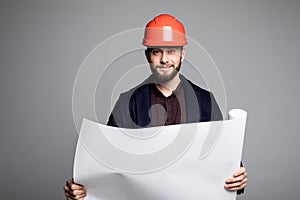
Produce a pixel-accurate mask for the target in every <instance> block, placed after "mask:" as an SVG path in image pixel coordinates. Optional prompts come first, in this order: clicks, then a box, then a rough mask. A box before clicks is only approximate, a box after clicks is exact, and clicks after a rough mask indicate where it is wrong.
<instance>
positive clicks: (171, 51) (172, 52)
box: [168, 49, 176, 54]
mask: <svg viewBox="0 0 300 200" xmlns="http://www.w3.org/2000/svg"><path fill="white" fill-rule="evenodd" d="M168 53H169V54H175V53H176V50H175V49H170V50H168Z"/></svg>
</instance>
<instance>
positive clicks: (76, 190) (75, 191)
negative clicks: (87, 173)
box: [64, 179, 86, 200]
mask: <svg viewBox="0 0 300 200" xmlns="http://www.w3.org/2000/svg"><path fill="white" fill-rule="evenodd" d="M64 191H65V196H66V199H67V200H73V199H76V200H84V199H83V198H84V197H86V189H85V188H84V186H83V185H80V184H77V183H74V181H73V179H69V180H67V181H66V185H65V186H64Z"/></svg>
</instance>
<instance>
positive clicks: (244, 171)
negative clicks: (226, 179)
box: [233, 167, 246, 177]
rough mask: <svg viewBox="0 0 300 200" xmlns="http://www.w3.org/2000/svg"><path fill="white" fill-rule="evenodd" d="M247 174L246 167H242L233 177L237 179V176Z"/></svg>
mask: <svg viewBox="0 0 300 200" xmlns="http://www.w3.org/2000/svg"><path fill="white" fill-rule="evenodd" d="M244 173H246V168H245V167H240V168H239V169H238V170H237V171H236V172H235V173H234V174H233V176H234V177H236V176H240V175H241V174H244Z"/></svg>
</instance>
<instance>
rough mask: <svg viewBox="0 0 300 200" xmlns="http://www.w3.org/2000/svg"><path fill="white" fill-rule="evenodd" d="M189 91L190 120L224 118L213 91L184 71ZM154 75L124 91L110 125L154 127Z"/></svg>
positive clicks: (112, 114) (201, 120)
mask: <svg viewBox="0 0 300 200" xmlns="http://www.w3.org/2000/svg"><path fill="white" fill-rule="evenodd" d="M180 79H181V81H182V84H183V85H182V86H183V89H184V94H185V103H186V113H187V123H193V122H206V121H215V120H222V119H223V117H222V114H221V111H220V108H219V106H218V104H217V103H216V100H215V98H214V96H213V94H212V93H211V92H209V91H206V90H204V89H202V88H200V87H198V86H197V85H195V84H193V83H192V82H191V81H189V80H188V79H186V78H185V77H184V76H183V75H180ZM152 80H153V79H152V76H150V77H149V78H148V79H146V80H145V81H144V82H143V83H142V84H140V85H138V86H136V87H135V88H133V89H131V90H129V91H127V92H125V93H122V94H121V95H120V97H119V99H118V101H117V103H116V105H115V107H114V109H113V111H112V113H111V115H110V117H109V121H108V123H107V125H109V126H115V127H122V128H140V127H150V126H151V118H150V113H149V110H150V107H151V96H150V88H151V87H150V84H153V81H152Z"/></svg>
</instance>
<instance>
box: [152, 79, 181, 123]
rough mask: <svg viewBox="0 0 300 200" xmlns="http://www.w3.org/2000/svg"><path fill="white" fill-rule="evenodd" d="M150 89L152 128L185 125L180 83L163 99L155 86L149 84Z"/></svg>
mask: <svg viewBox="0 0 300 200" xmlns="http://www.w3.org/2000/svg"><path fill="white" fill-rule="evenodd" d="M150 87H151V88H150V93H151V94H150V95H151V108H150V115H151V124H152V126H164V125H173V124H182V123H186V105H185V98H184V90H183V86H182V83H181V82H180V83H179V85H178V86H177V88H176V89H175V90H174V91H173V92H172V94H171V95H170V96H168V97H165V96H164V95H163V94H162V93H161V92H160V91H159V89H158V88H157V87H156V85H155V84H151V86H150Z"/></svg>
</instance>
